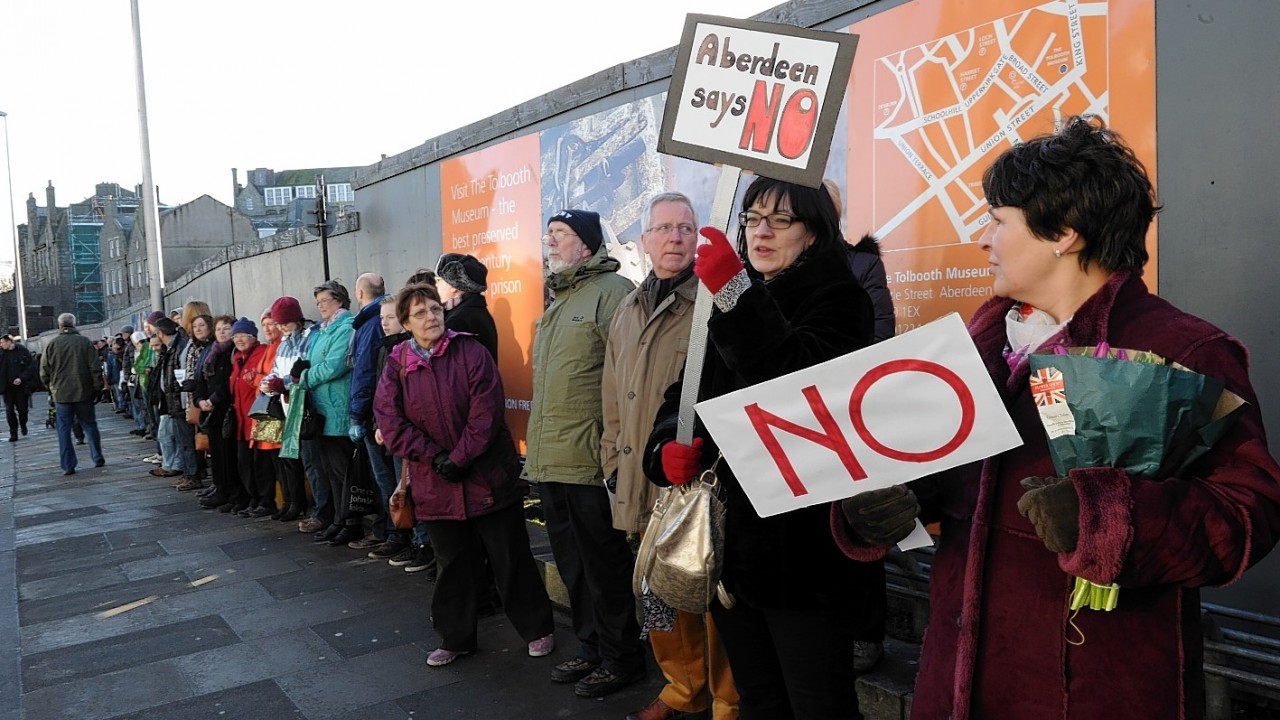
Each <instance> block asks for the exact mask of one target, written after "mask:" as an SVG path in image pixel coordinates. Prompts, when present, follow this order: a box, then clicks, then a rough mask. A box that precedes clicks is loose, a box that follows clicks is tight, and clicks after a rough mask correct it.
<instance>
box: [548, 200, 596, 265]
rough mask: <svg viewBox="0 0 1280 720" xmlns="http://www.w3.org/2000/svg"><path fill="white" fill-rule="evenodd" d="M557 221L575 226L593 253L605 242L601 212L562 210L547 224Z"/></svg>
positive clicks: (575, 229)
mask: <svg viewBox="0 0 1280 720" xmlns="http://www.w3.org/2000/svg"><path fill="white" fill-rule="evenodd" d="M556 221H559V222H562V223H564V224H565V225H568V226H569V227H571V228H573V231H574V232H575V233H577V234H578V237H579V238H581V239H582V243H583V244H584V245H586V246H587V249H589V250H590V251H591V254H592V255H594V254H595V253H596V252H598V251H599V250H600V243H602V242H604V231H603V230H601V229H600V214H599V213H594V212H591V211H590V210H561V211H560V212H558V213H556V214H555V215H552V216H551V217H550V218H549V219H548V220H547V224H548V225H550V224H551V223H553V222H556Z"/></svg>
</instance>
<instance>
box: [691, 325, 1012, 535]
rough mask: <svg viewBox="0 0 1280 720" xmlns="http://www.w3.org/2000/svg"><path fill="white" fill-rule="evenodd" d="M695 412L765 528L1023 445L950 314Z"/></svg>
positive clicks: (961, 327) (706, 403)
mask: <svg viewBox="0 0 1280 720" xmlns="http://www.w3.org/2000/svg"><path fill="white" fill-rule="evenodd" d="M697 409H698V417H700V418H701V419H702V422H703V424H705V425H706V427H707V430H708V431H710V433H711V436H712V437H713V438H715V440H716V444H717V445H719V446H720V450H721V452H723V453H724V457H725V460H726V461H727V462H728V463H729V465H730V466H731V467H732V468H734V474H735V475H736V476H737V478H738V482H739V483H741V485H742V488H743V490H745V491H746V493H747V496H748V497H749V498H750V499H751V504H752V505H753V506H754V507H755V510H756V512H757V513H758V514H759V515H760V516H761V517H768V516H770V515H776V514H778V513H782V512H786V511H788V510H794V509H796V508H801V507H808V506H810V505H817V504H819V503H824V502H831V501H834V500H841V499H843V498H847V497H850V496H853V495H857V494H858V493H861V492H866V491H868V490H877V489H880V488H885V487H889V486H891V485H899V484H901V483H904V482H907V481H909V480H914V479H916V478H919V477H923V476H925V475H929V474H931V473H935V472H939V471H941V470H946V469H948V468H951V467H955V466H957V465H962V464H964V463H968V462H972V461H974V460H980V459H982V458H986V457H990V456H991V455H995V454H997V453H1000V452H1004V451H1005V450H1009V449H1010V448H1014V447H1017V446H1019V445H1021V444H1022V440H1021V438H1020V437H1019V435H1018V431H1017V430H1016V429H1015V428H1014V426H1013V421H1012V420H1011V419H1010V418H1009V414H1008V412H1007V411H1006V410H1005V408H1004V403H1003V402H1002V401H1001V399H1000V396H999V394H998V393H997V392H996V389H995V387H994V385H992V382H991V377H990V375H988V373H987V370H986V367H985V366H984V365H983V363H982V360H981V358H980V357H979V356H978V352H977V350H976V348H974V345H973V341H972V340H971V339H970V338H969V333H968V332H967V331H966V330H965V327H964V323H963V322H962V321H961V320H960V316H959V315H957V314H955V313H952V314H950V315H947V316H945V317H942V318H940V319H938V320H935V321H933V322H931V323H929V324H928V325H925V326H924V327H921V328H918V329H916V330H913V331H911V332H909V333H907V334H905V335H901V336H898V337H896V338H893V339H891V340H886V341H885V342H882V343H879V344H877V345H873V346H871V347H869V348H865V349H863V350H859V351H858V352H854V353H850V354H848V355H845V356H843V357H839V358H836V359H834V360H829V361H827V362H824V363H822V364H820V365H815V366H813V367H810V368H807V369H805V370H800V371H797V372H794V373H791V374H790V375H784V376H782V377H780V378H775V379H773V380H770V381H768V382H764V383H760V384H758V385H753V386H751V387H749V388H744V389H742V390H738V391H735V392H733V393H730V394H728V395H723V396H721V397H718V398H715V399H712V400H706V401H703V402H700V403H698V406H697Z"/></svg>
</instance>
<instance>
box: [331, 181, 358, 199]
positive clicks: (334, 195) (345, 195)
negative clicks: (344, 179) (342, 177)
mask: <svg viewBox="0 0 1280 720" xmlns="http://www.w3.org/2000/svg"><path fill="white" fill-rule="evenodd" d="M325 195H326V198H325V199H327V200H328V201H329V202H355V199H356V194H355V193H354V192H351V183H331V184H330V185H329V189H328V191H327V192H326V193H325Z"/></svg>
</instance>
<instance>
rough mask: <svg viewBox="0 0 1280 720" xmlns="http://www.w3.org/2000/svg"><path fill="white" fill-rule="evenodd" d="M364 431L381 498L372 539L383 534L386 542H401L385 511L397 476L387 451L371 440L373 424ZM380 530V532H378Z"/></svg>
mask: <svg viewBox="0 0 1280 720" xmlns="http://www.w3.org/2000/svg"><path fill="white" fill-rule="evenodd" d="M365 429H366V431H367V432H365V435H364V447H365V450H367V451H368V452H369V466H370V467H371V468H372V469H373V482H374V483H375V484H377V486H378V494H379V495H381V497H382V504H381V505H379V506H378V517H377V519H375V520H374V521H373V534H374V537H378V536H379V535H384V534H385V535H384V536H385V537H386V539H387V541H388V542H402V538H401V533H402V531H400V530H397V529H396V528H394V527H391V523H390V522H389V519H390V510H388V509H387V508H388V505H389V504H390V502H391V493H393V492H395V491H396V485H397V484H398V480H399V474H398V473H396V472H395V470H393V469H392V465H391V462H390V459H391V456H390V455H388V454H387V449H386V448H384V447H383V446H381V445H379V444H378V443H377V441H375V440H374V439H373V424H372V423H368V424H366V426H365ZM380 530H381V531H382V532H379V531H380Z"/></svg>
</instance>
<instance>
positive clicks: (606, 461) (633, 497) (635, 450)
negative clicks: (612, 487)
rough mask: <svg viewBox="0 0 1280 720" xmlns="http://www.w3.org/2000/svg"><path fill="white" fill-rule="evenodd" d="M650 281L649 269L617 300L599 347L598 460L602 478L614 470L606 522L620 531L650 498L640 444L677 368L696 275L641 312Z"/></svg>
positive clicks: (639, 519)
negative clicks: (602, 357)
mask: <svg viewBox="0 0 1280 720" xmlns="http://www.w3.org/2000/svg"><path fill="white" fill-rule="evenodd" d="M653 284H654V283H653V276H650V277H649V279H648V280H646V281H645V282H644V283H643V284H641V286H640V287H638V288H636V289H635V290H634V291H632V293H631V294H630V295H628V296H627V297H626V298H625V299H623V301H622V304H621V305H619V306H618V311H617V312H616V313H615V314H614V316H613V324H612V325H611V326H610V328H609V342H608V345H607V346H606V347H605V363H604V379H603V382H602V386H601V396H602V398H603V401H604V434H603V436H602V438H601V442H600V448H601V462H602V464H603V466H604V476H605V477H606V478H607V477H609V476H611V475H613V474H614V473H615V472H616V473H617V474H618V494H617V500H616V503H615V505H614V510H613V526H614V527H615V528H617V529H619V530H625V531H627V532H640V531H641V530H643V529H644V527H645V524H646V523H648V522H649V515H650V514H651V513H652V511H653V503H654V501H655V500H656V499H657V495H658V488H657V487H656V486H655V485H654V484H653V483H651V482H649V480H648V479H647V478H646V477H645V475H644V468H643V457H644V444H645V441H646V440H648V439H649V434H650V433H651V432H652V431H653V419H654V416H656V415H657V413H658V407H659V406H660V405H661V404H662V395H663V393H664V392H665V391H666V389H667V387H668V386H670V385H671V383H673V382H675V381H676V380H677V379H679V377H680V371H681V370H683V369H684V358H685V355H686V353H687V352H688V347H689V328H690V326H691V325H692V323H693V302H694V298H695V296H696V295H697V292H698V278H697V277H696V276H695V275H692V274H690V276H689V278H688V279H687V280H685V281H684V282H683V283H681V284H680V285H679V286H677V287H676V289H675V290H674V291H672V292H671V293H670V294H668V295H667V297H666V298H664V299H663V301H662V302H661V303H660V304H659V305H658V306H657V307H656V308H654V310H653V312H646V311H645V308H646V306H649V305H651V303H646V302H645V298H644V294H645V292H646V290H648V289H649V288H650V287H651V286H652V285H653Z"/></svg>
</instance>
